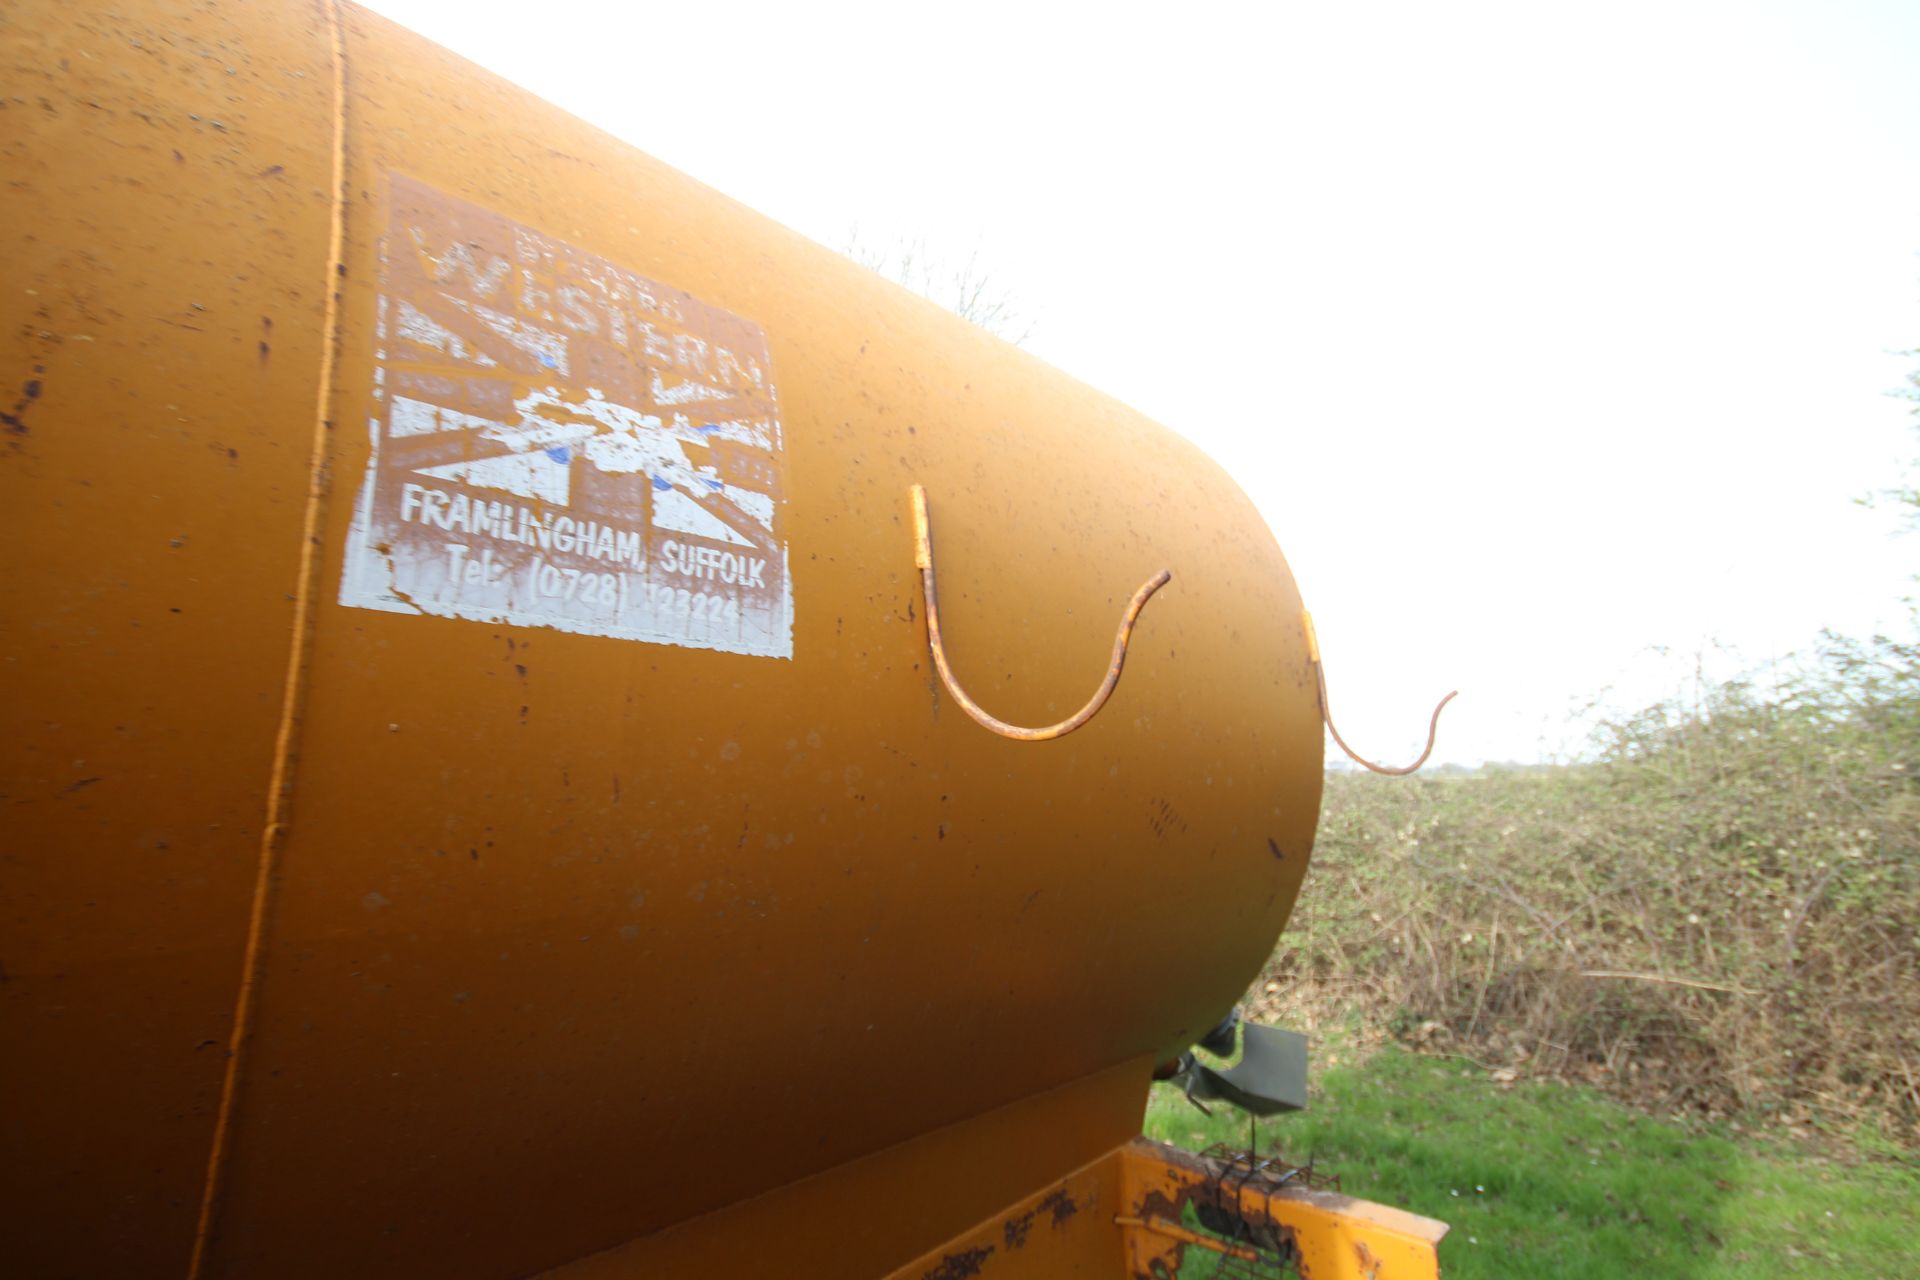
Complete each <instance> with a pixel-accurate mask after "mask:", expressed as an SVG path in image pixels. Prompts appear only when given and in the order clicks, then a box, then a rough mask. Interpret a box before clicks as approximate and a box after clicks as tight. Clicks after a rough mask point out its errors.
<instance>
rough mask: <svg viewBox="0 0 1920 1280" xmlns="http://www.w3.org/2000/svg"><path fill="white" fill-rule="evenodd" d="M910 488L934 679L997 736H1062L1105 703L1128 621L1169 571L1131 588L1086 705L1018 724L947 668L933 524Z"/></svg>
mask: <svg viewBox="0 0 1920 1280" xmlns="http://www.w3.org/2000/svg"><path fill="white" fill-rule="evenodd" d="M910 492H911V493H912V494H913V563H914V567H916V568H917V569H919V570H920V590H921V594H922V595H923V596H924V597H925V598H926V604H927V644H928V646H929V647H930V648H931V649H932V650H933V665H934V667H935V668H937V669H938V670H939V672H940V679H941V680H943V681H945V682H946V686H947V691H948V692H949V693H951V694H952V695H953V700H954V701H955V702H958V703H959V704H960V709H961V710H962V711H964V712H966V713H967V714H968V715H970V716H972V717H973V718H974V719H975V720H977V721H978V722H980V723H981V724H982V725H985V726H986V727H987V728H989V729H991V730H993V731H994V732H995V733H997V734H999V735H1000V736H1001V737H1003V738H1017V739H1019V740H1020V741H1022V742H1045V741H1047V740H1048V739H1050V738H1061V737H1065V736H1066V735H1067V734H1069V733H1072V732H1073V731H1074V730H1075V729H1078V728H1079V727H1080V726H1081V725H1083V724H1085V723H1086V722H1087V721H1089V720H1091V719H1093V716H1094V713H1095V712H1097V711H1098V710H1100V708H1101V707H1103V706H1105V705H1106V701H1107V698H1108V696H1109V695H1111V694H1112V693H1113V687H1114V686H1115V685H1117V684H1119V683H1120V668H1121V667H1122V666H1124V665H1126V661H1127V643H1128V641H1129V640H1130V639H1131V638H1132V635H1133V624H1134V623H1135V622H1137V621H1139V619H1140V610H1142V609H1144V608H1146V605H1147V600H1148V599H1149V598H1150V597H1151V596H1152V595H1153V593H1154V592H1156V591H1158V590H1159V589H1160V588H1162V587H1164V586H1166V585H1167V583H1168V582H1170V581H1172V579H1173V574H1172V573H1170V572H1169V571H1167V570H1165V569H1162V570H1161V571H1160V572H1159V573H1156V574H1154V575H1153V576H1152V577H1151V578H1148V579H1147V581H1146V582H1145V583H1144V584H1143V585H1142V586H1141V588H1140V589H1139V590H1138V591H1136V592H1134V593H1133V599H1132V600H1131V601H1130V602H1129V603H1128V604H1127V611H1126V613H1124V614H1122V615H1121V617H1120V630H1119V632H1118V633H1117V634H1116V635H1115V636H1114V637H1113V657H1112V658H1111V659H1110V660H1109V661H1108V662H1107V678H1106V679H1105V680H1102V681H1101V682H1100V687H1099V688H1098V689H1095V690H1094V691H1093V697H1091V698H1089V699H1088V700H1087V705H1086V706H1084V707H1081V708H1080V709H1079V710H1078V711H1076V712H1074V713H1073V714H1072V715H1070V716H1068V717H1067V718H1066V719H1065V720H1062V721H1061V722H1060V723H1059V724H1050V725H1047V726H1046V727H1045V728H1041V729H1023V728H1021V727H1020V726H1019V725H1017V724H1008V723H1007V722H1006V721H1005V720H1001V719H998V718H997V717H995V716H993V715H991V714H989V713H988V712H987V711H986V709H985V708H983V707H982V706H981V705H980V704H979V703H977V702H975V701H974V700H973V699H972V698H969V697H968V696H967V692H966V690H964V689H962V688H961V687H960V682H959V681H958V680H957V679H955V678H954V674H953V668H952V667H950V666H948V665H947V648H946V645H945V644H944V643H943V642H942V641H941V639H940V603H939V596H938V595H937V594H936V592H935V591H934V583H933V526H932V523H931V521H929V520H928V518H927V491H926V489H925V487H924V486H922V485H917V484H916V485H914V486H913V487H912V489H911V490H910Z"/></svg>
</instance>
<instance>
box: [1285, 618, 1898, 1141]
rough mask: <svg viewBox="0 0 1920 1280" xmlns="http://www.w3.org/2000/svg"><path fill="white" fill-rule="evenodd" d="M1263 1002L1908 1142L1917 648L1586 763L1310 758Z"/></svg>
mask: <svg viewBox="0 0 1920 1280" xmlns="http://www.w3.org/2000/svg"><path fill="white" fill-rule="evenodd" d="M1254 1002H1255V1004H1256V1007H1257V1011H1258V1012H1259V1013H1261V1014H1262V1015H1263V1017H1264V1018H1265V1019H1266V1020H1272V1021H1281V1022H1291V1023H1292V1024H1293V1025H1301V1024H1303V1023H1305V1024H1312V1023H1317V1022H1323V1021H1324V1020H1327V1019H1330V1018H1346V1017H1352V1016H1353V1015H1354V1013H1355V1011H1356V1010H1357V1011H1358V1014H1359V1016H1360V1017H1361V1018H1362V1020H1363V1023H1364V1024H1365V1025H1366V1026H1368V1027H1370V1028H1372V1029H1373V1030H1374V1031H1375V1032H1376V1033H1379V1034H1390V1035H1393V1036H1395V1037H1397V1038H1399V1039H1401V1040H1403V1041H1404V1042H1407V1043H1410V1044H1413V1045H1416V1046H1419V1047H1421V1048H1425V1049H1428V1050H1437V1051H1443V1052H1448V1053H1454V1054H1458V1055H1461V1056H1463V1057H1466V1058H1469V1059H1471V1060H1473V1061H1475V1062H1477V1063H1479V1064H1480V1065H1481V1066H1483V1067H1484V1068H1485V1069H1486V1070H1488V1071H1490V1072H1493V1073H1494V1076H1495V1078H1496V1079H1499V1080H1510V1079H1513V1078H1516V1077H1518V1076H1526V1075H1552V1076H1562V1077H1569V1078H1575V1079H1580V1080H1585V1081H1588V1082H1591V1083H1595V1084H1598V1085H1600V1086H1601V1087H1603V1088H1605V1089H1607V1090H1608V1091H1609V1092H1612V1093H1615V1094H1616V1095H1619V1096H1622V1097H1624V1098H1626V1099H1628V1100H1630V1101H1633V1102H1635V1103H1637V1104H1640V1105H1644V1106H1649V1107H1653V1108H1655V1109H1670V1108H1671V1109H1684V1110H1691V1111H1694V1112H1699V1113H1706V1114H1710V1115H1716V1116H1727V1117H1731V1118H1734V1119H1736V1120H1742V1121H1751V1120H1752V1119H1754V1118H1756V1117H1764V1118H1767V1119H1768V1120H1770V1121H1774V1122H1777V1123H1780V1124H1784V1125H1787V1126H1791V1127H1793V1128H1795V1129H1800V1130H1817V1131H1825V1132H1828V1133H1841V1134H1845V1135H1847V1136H1849V1137H1850V1138H1853V1139H1855V1140H1859V1141H1864V1142H1866V1143H1868V1144H1869V1145H1873V1144H1876V1143H1880V1142H1884V1143H1892V1144H1895V1145H1897V1146H1899V1147H1902V1148H1905V1149H1907V1150H1909V1151H1911V1150H1913V1149H1914V1148H1916V1147H1920V646H1916V645H1912V644H1904V643H1899V642H1894V641H1890V640H1885V639H1879V640H1875V641H1873V642H1870V643H1858V642H1844V641H1835V642H1834V643H1833V644H1831V645H1830V646H1829V647H1828V649H1827V651H1826V652H1824V653H1822V654H1820V655H1818V657H1817V658H1816V659H1813V660H1811V661H1809V662H1808V663H1806V664H1803V665H1802V667H1801V668H1800V669H1799V671H1798V673H1797V674H1795V675H1794V676H1792V677H1791V678H1780V677H1778V676H1776V677H1775V679H1774V681H1773V682H1771V683H1770V684H1769V686H1768V687H1765V688H1761V687H1758V686H1756V685H1755V684H1752V683H1741V684H1732V685H1726V686H1722V687H1719V688H1716V689H1712V690H1710V691H1708V692H1707V693H1705V694H1703V695H1702V697H1701V698H1700V699H1698V700H1697V701H1694V702H1690V703H1688V704H1684V705H1681V704H1667V705H1663V706H1659V707H1654V708H1651V709H1649V710H1648V711H1646V712H1644V713H1642V714H1640V715H1638V716H1635V717H1632V718H1630V719H1628V720H1625V721H1623V722H1621V723H1618V724H1614V725H1610V726H1608V728H1607V729H1606V730H1605V731H1604V733H1603V737H1602V740H1601V741H1600V742H1599V743H1598V744H1597V745H1596V750H1595V758H1594V759H1593V760H1592V761H1591V762H1589V763H1584V764H1577V765H1569V766H1563V767H1558V768H1552V769H1545V770H1529V771H1518V770H1514V771H1492V772H1485V773H1482V774H1480V775H1478V776H1470V777H1464V778H1432V779H1410V780H1401V779H1389V778H1374V777H1367V776H1354V775H1344V776H1334V777H1331V778H1329V779H1328V791H1327V798H1326V805H1325V811H1324V816H1323V819H1322V823H1321V828H1320V838H1319V844H1318V846H1317V849H1316V852H1315V855H1314V865H1313V870H1312V872H1311V874H1310V876H1309V880H1308V885H1307V889H1306V891H1305V892H1304V893H1303V894H1302V896H1301V899H1300V904H1299V907H1298V909H1297V911H1296V913H1295V916H1294V920H1293V923H1292V925H1291V926H1290V927H1289V929H1288V931H1287V933H1286V935H1285V936H1284V938H1283V939H1282V943H1281V946H1280V949H1279V950H1278V951H1277V952H1276V953H1275V955H1274V957H1273V960H1272V962H1271V964H1270V965H1269V968H1268V972H1267V973H1266V974H1264V975H1263V977H1262V980H1261V982H1260V983H1258V984H1256V986H1255V988H1254Z"/></svg>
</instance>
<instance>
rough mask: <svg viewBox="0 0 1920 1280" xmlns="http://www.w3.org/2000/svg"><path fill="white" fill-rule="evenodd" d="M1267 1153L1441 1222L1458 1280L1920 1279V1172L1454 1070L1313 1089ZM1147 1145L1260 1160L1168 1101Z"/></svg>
mask: <svg viewBox="0 0 1920 1280" xmlns="http://www.w3.org/2000/svg"><path fill="white" fill-rule="evenodd" d="M1313 1096H1314V1102H1313V1106H1312V1108H1311V1109H1310V1110H1308V1111H1306V1112H1303V1113H1300V1114H1297V1115H1292V1116H1278V1117H1274V1118H1272V1119H1269V1120H1266V1121H1263V1122H1261V1124H1260V1126H1259V1140H1260V1145H1261V1149H1262V1150H1263V1151H1264V1150H1268V1149H1271V1148H1273V1147H1275V1146H1277V1147H1278V1148H1279V1149H1280V1150H1281V1151H1282V1152H1284V1153H1285V1154H1286V1155H1287V1156H1288V1157H1289V1158H1291V1159H1294V1160H1296V1161H1301V1162H1304V1161H1305V1160H1306V1159H1307V1158H1308V1156H1312V1157H1313V1158H1314V1160H1315V1161H1316V1162H1317V1164H1318V1165H1319V1167H1320V1168H1321V1169H1322V1170H1323V1171H1326V1172H1331V1173H1337V1174H1338V1175H1339V1176H1340V1179H1341V1183H1342V1189H1343V1190H1344V1191H1346V1192H1347V1193H1348V1194H1350V1195H1355V1196H1359V1197H1361V1198H1363V1199H1367V1200H1375V1201H1379V1202H1381V1203H1383V1204H1390V1205H1395V1206H1397V1207H1399V1208H1403V1209H1408V1210H1411V1211H1413V1212H1415V1213H1420V1214H1425V1215H1427V1216H1429V1217H1433V1218H1439V1219H1441V1220H1442V1221H1444V1222H1447V1223H1449V1224H1451V1225H1452V1227H1453V1230H1452V1233H1451V1234H1450V1235H1448V1237H1447V1239H1446V1242H1445V1243H1444V1244H1442V1245H1441V1249H1440V1258H1441V1266H1442V1270H1443V1273H1444V1274H1445V1275H1447V1276H1448V1277H1449V1280H1470V1278H1471V1277H1476V1276H1526V1277H1529V1278H1532V1277H1542V1276H1548V1277H1557V1278H1559V1280H1579V1278H1581V1277H1595V1278H1596V1280H1597V1278H1600V1277H1615V1276H1629V1275H1630V1276H1634V1277H1690V1278H1691V1277H1727V1278H1729V1280H1731V1278H1732V1277H1742V1278H1746V1277H1770V1276H1815V1275H1839V1274H1846V1275H1862V1276H1898V1277H1920V1235H1916V1232H1917V1231H1920V1213H1917V1212H1916V1210H1920V1170H1917V1169H1916V1168H1915V1166H1913V1165H1912V1164H1901V1163H1871V1162H1867V1163H1851V1164H1843V1163H1834V1162H1830V1161H1828V1160H1825V1159H1823V1158H1821V1157H1819V1156H1818V1155H1816V1154H1814V1153H1812V1152H1810V1151H1806V1150H1803V1149H1800V1148H1798V1147H1793V1146H1788V1145H1784V1144H1781V1143H1776V1142H1761V1141H1758V1140H1755V1139H1752V1138H1750V1137H1742V1136H1732V1135H1728V1134H1726V1133H1724V1132H1707V1131H1703V1130H1699V1129H1695V1128H1688V1127H1684V1126H1681V1125H1678V1124H1674V1123H1670V1122H1666V1121H1662V1120H1657V1119H1653V1118H1650V1117H1648V1116H1644V1115H1639V1114H1637V1113H1635V1112H1632V1111H1629V1110H1627V1109H1625V1108H1623V1107H1621V1106H1620V1105H1619V1104H1617V1103H1614V1102H1611V1101H1608V1100H1607V1099H1605V1098H1603V1097H1602V1096H1600V1095H1599V1094H1597V1093H1595V1092H1593V1091H1591V1090H1587V1089H1583V1088H1577V1087H1573V1086H1568V1085H1563V1084H1556V1083H1524V1082H1523V1083H1521V1084H1519V1085H1517V1086H1514V1087H1511V1088H1506V1089H1502V1088H1500V1087H1499V1086H1497V1085H1494V1084H1492V1083H1490V1082H1488V1080H1487V1078H1486V1075H1485V1073H1484V1072H1481V1071H1477V1070H1474V1069H1472V1068H1470V1067H1467V1066H1466V1065H1465V1064H1463V1063H1461V1062H1459V1061H1457V1060H1453V1059H1445V1058H1433V1057H1425V1056H1420V1055H1415V1054H1412V1053H1408V1052H1406V1051H1404V1050H1400V1049H1392V1048H1389V1049H1384V1050H1382V1051H1380V1052H1378V1053H1376V1054H1374V1055H1373V1056H1372V1057H1371V1058H1369V1059H1368V1060H1367V1061H1366V1062H1365V1063H1364V1064H1362V1065H1359V1066H1341V1067H1332V1068H1328V1069H1327V1070H1325V1071H1323V1072H1322V1073H1321V1074H1320V1075H1319V1076H1318V1077H1317V1078H1316V1080H1315V1091H1314V1095H1313ZM1146 1132H1147V1133H1148V1134H1150V1135H1151V1136H1153V1137H1156V1138H1159V1139H1161V1140H1163V1141H1166V1142H1172V1143H1175V1144H1177V1145H1179V1146H1183V1147H1188V1148H1191V1149H1195V1150H1198V1149H1200V1148H1202V1147H1205V1146H1207V1145H1208V1144H1210V1143H1213V1142H1216V1141H1229V1142H1233V1143H1235V1144H1236V1145H1240V1146H1245V1145H1246V1142H1247V1121H1246V1117H1245V1116H1244V1115H1241V1114H1240V1113H1238V1112H1234V1111H1232V1110H1231V1109H1229V1108H1225V1107H1216V1108H1215V1109H1214V1115H1213V1117H1212V1118H1209V1117H1207V1116H1204V1115H1202V1114H1201V1113H1200V1112H1199V1111H1197V1110H1196V1109H1194V1108H1193V1107H1192V1106H1191V1105H1190V1104H1188V1103H1187V1101H1186V1100H1185V1099H1184V1098H1182V1097H1181V1096H1180V1094H1179V1093H1178V1091H1177V1090H1175V1089H1172V1088H1170V1087H1168V1086H1164V1085H1157V1086H1155V1089H1154V1094H1153V1097H1152V1099H1151V1101H1150V1102H1149V1104H1148V1108H1147V1117H1146Z"/></svg>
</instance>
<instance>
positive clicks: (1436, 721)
mask: <svg viewBox="0 0 1920 1280" xmlns="http://www.w3.org/2000/svg"><path fill="white" fill-rule="evenodd" d="M1300 622H1301V625H1303V626H1304V627H1305V628H1306V630H1307V661H1308V662H1311V663H1312V664H1313V678H1314V680H1315V681H1316V682H1317V683H1318V684H1319V686H1320V718H1321V719H1322V720H1325V721H1326V722H1327V732H1328V733H1330V734H1332V735H1333V740H1334V741H1335V742H1336V743H1338V744H1339V746H1340V749H1341V750H1342V751H1344V752H1346V753H1347V758H1348V759H1349V760H1352V761H1353V762H1354V763H1355V764H1357V765H1360V766H1361V767H1362V768H1366V769H1371V770H1373V771H1374V772H1375V773H1384V774H1386V775H1388V776H1389V777H1395V778H1404V777H1406V776H1407V775H1408V774H1410V773H1414V772H1417V771H1418V770H1419V768H1420V766H1421V765H1423V764H1425V763H1426V762H1427V757H1428V756H1430V755H1432V754H1433V742H1434V738H1435V737H1436V736H1437V735H1438V734H1439V732H1440V713H1441V712H1442V711H1445V710H1446V709H1447V704H1448V703H1449V702H1452V701H1453V700H1454V699H1455V698H1457V697H1459V696H1460V691H1459V690H1458V689H1455V690H1454V691H1453V692H1452V693H1449V694H1448V695H1447V696H1446V697H1444V698H1442V699H1440V701H1439V703H1438V705H1436V706H1435V707H1434V709H1433V718H1432V719H1431V720H1429V721H1427V749H1426V750H1425V751H1422V752H1421V753H1420V758H1419V759H1418V760H1415V761H1414V762H1413V763H1412V764H1410V765H1407V766H1406V767H1405V768H1400V769H1396V768H1394V767H1392V766H1391V765H1384V764H1375V763H1374V762H1373V761H1371V760H1369V759H1367V758H1366V757H1365V756H1363V755H1361V754H1360V753H1359V752H1357V751H1355V750H1354V749H1353V748H1352V747H1350V746H1348V745H1347V740H1346V739H1345V738H1343V737H1341V736H1340V730H1338V729H1336V728H1334V726H1333V706H1332V704H1331V703H1329V702H1328V701H1327V671H1326V668H1325V667H1324V666H1323V665H1322V664H1321V662H1320V637H1319V636H1317V635H1315V634H1314V631H1313V615H1312V614H1311V613H1308V612H1307V611H1306V610H1305V609H1302V610H1301V611H1300Z"/></svg>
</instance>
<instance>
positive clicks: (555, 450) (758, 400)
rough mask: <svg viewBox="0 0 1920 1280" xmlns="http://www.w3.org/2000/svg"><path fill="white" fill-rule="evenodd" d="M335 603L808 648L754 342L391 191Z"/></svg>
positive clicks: (773, 402)
mask: <svg viewBox="0 0 1920 1280" xmlns="http://www.w3.org/2000/svg"><path fill="white" fill-rule="evenodd" d="M376 342H377V347H376V351H375V354H376V357H377V364H376V367H375V370H374V389H373V396H374V412H373V414H372V417H371V419H370V422H369V428H370V431H371V433H372V437H373V454H372V457H371V459H370V460H369V462H368V464H367V473H366V477H365V479H364V481H363V483H362V485H361V489H360V497H359V501H358V504H357V505H356V507H355V510H354V521H353V528H352V530H351V532H350V533H349V535H348V539H347V562H346V570H345V573H344V575H343V576H342V578H341V583H340V603H341V604H343V605H351V606H355V607H358V608H363V609H383V610H386V611H388V612H392V613H421V614H431V615H433V616H436V617H443V618H468V619H472V620H475V621H481V622H496V623H498V622H504V623H511V624H514V625H517V626H536V627H555V628H558V629H559V630H562V631H575V632H579V633H580V634H582V635H595V636H613V637H617V638H620V639H626V640H645V641H651V642H653V643H656V644H675V645H685V646H688V647H691V648H698V649H722V650H726V651H727V652H730V653H745V654H756V655H760V656H763V657H778V658H790V657H792V656H793V594H792V586H791V581H790V579H789V577H788V572H787V545H786V538H785V532H784V523H783V520H782V513H783V510H784V506H785V501H784V496H783V492H782V488H783V485H782V481H783V476H784V471H785V467H784V463H783V459H782V451H781V437H780V417H779V405H778V400H777V398H776V396H775V394H774V387H773V377H772V368H771V362H770V361H769V359H768V355H767V343H766V337H765V335H763V334H762V333H761V331H760V329H759V327H758V326H757V325H755V324H753V323H751V322H750V321H747V320H743V319H741V318H740V317H738V316H734V315H729V314H728V313H727V312H724V311H721V310H719V309H718V308H716V307H711V306H708V305H707V304H705V303H703V302H701V301H699V300H698V299H696V298H693V297H691V296H690V295H688V294H686V293H684V292H682V291H680V290H677V289H671V288H668V287H667V286H665V285H661V284H657V283H655V282H654V281H651V280H646V279H643V278H641V277H640V276H637V275H634V274H633V273H632V272H630V271H626V270H623V269H621V268H620V267H617V266H615V265H614V264H612V263H610V262H608V261H607V260H605V259H604V258H599V257H596V256H594V255H593V254H590V253H585V252H582V251H581V250H579V249H575V248H573V247H572V246H571V245H568V244H564V243H562V242H561V241H558V240H555V239H553V238H552V237H550V236H546V235H543V234H541V233H540V232H537V231H534V230H532V229H530V228H528V227H523V226H521V225H519V224H518V223H515V222H513V221H511V220H509V219H508V218H505V217H503V216H501V215H500V214H497V213H494V212H491V211H489V210H487V209H483V208H480V207H479V206H477V205H472V204H468V203H467V202H466V201H464V200H457V199H454V198H453V197H451V196H447V195H443V194H441V193H440V192H438V191H435V190H433V189H432V188H430V187H427V186H425V185H423V184H421V183H419V182H416V181H414V180H413V179H411V178H406V177H403V176H401V175H399V174H394V175H392V176H391V183H390V191H389V196H388V208H387V233H386V238H385V240H384V241H383V243H382V249H381V270H380V297H379V311H378V319H377V328H376Z"/></svg>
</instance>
